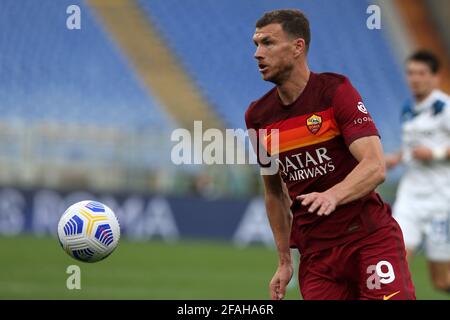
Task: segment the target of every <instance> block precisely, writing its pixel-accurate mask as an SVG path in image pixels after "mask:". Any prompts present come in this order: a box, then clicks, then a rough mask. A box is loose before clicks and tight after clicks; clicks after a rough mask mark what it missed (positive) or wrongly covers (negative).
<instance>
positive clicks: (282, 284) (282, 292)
mask: <svg viewBox="0 0 450 320" xmlns="http://www.w3.org/2000/svg"><path fill="white" fill-rule="evenodd" d="M288 282H289V281H287V280H280V287H279V288H278V296H277V298H278V300H281V299H283V298H284V295H285V294H286V286H287V285H288Z"/></svg>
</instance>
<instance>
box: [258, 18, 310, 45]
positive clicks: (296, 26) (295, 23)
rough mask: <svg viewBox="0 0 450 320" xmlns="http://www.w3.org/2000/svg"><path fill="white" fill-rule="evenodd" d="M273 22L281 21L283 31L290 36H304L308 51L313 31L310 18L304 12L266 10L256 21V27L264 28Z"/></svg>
mask: <svg viewBox="0 0 450 320" xmlns="http://www.w3.org/2000/svg"><path fill="white" fill-rule="evenodd" d="M272 23H279V24H280V25H281V27H282V28H283V31H284V32H286V33H287V34H288V35H290V36H293V37H297V38H303V39H304V40H305V44H306V51H308V49H309V43H310V41H311V31H310V29H309V21H308V18H306V16H305V14H304V13H303V12H301V11H300V10H296V9H282V10H273V11H269V12H266V13H264V15H263V16H262V17H261V18H259V19H258V21H256V28H262V27H265V26H267V25H269V24H272Z"/></svg>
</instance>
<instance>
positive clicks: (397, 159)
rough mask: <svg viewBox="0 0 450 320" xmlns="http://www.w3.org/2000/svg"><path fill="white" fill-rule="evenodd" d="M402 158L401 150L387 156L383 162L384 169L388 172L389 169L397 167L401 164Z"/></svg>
mask: <svg viewBox="0 0 450 320" xmlns="http://www.w3.org/2000/svg"><path fill="white" fill-rule="evenodd" d="M402 156H403V152H402V151H401V150H399V151H397V152H395V153H391V154H387V155H386V156H385V157H384V160H385V163H386V169H388V170H390V169H393V168H394V167H396V166H397V165H399V164H400V163H401V162H402Z"/></svg>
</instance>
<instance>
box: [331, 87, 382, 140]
mask: <svg viewBox="0 0 450 320" xmlns="http://www.w3.org/2000/svg"><path fill="white" fill-rule="evenodd" d="M332 107H333V113H334V118H335V120H336V122H337V125H338V127H339V129H340V131H341V133H342V136H343V138H344V141H345V144H346V145H347V146H349V145H350V144H351V143H352V142H353V141H355V140H356V139H359V138H362V137H368V136H380V134H379V133H378V130H377V128H376V126H375V123H374V121H373V119H372V117H371V115H370V113H369V111H368V110H367V108H366V106H365V105H364V103H363V101H362V99H361V96H360V95H359V93H358V91H357V90H356V89H355V88H354V87H353V86H352V84H351V83H350V81H348V80H347V79H346V80H344V82H343V83H342V84H340V85H339V87H338V88H337V89H336V92H335V94H334V97H333V102H332Z"/></svg>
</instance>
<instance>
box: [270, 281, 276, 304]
mask: <svg viewBox="0 0 450 320" xmlns="http://www.w3.org/2000/svg"><path fill="white" fill-rule="evenodd" d="M269 289H270V298H271V299H272V300H278V295H277V292H278V281H275V280H272V281H271V282H270V284H269Z"/></svg>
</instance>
